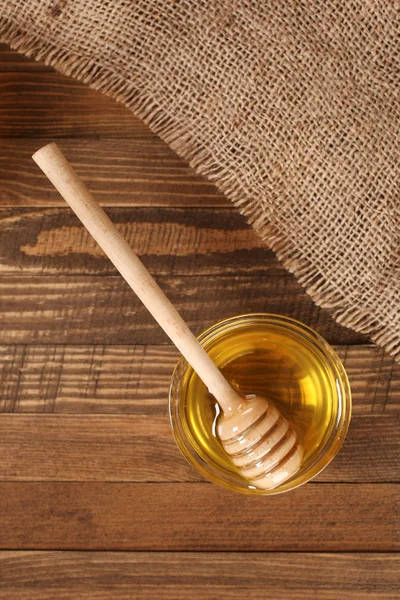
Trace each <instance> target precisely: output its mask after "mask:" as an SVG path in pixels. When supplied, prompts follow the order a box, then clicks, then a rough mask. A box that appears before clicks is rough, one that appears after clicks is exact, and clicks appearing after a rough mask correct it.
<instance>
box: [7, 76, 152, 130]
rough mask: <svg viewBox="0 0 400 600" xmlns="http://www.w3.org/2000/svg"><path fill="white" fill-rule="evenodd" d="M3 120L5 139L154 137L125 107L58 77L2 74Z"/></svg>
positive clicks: (71, 80) (68, 79)
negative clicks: (149, 135)
mask: <svg viewBox="0 0 400 600" xmlns="http://www.w3.org/2000/svg"><path fill="white" fill-rule="evenodd" d="M0 115H1V119H0V137H8V138H15V137H17V138H18V137H24V138H38V137H47V136H51V137H52V138H63V137H74V138H82V137H96V138H98V137H99V136H112V137H115V138H130V137H131V136H132V135H136V136H138V135H142V136H143V135H145V136H146V135H148V127H147V126H146V125H145V124H144V123H143V122H142V121H140V120H139V119H138V118H136V117H135V116H134V114H133V113H132V111H130V110H128V109H127V108H126V107H124V106H123V105H122V104H120V103H118V102H115V100H112V99H111V98H108V97H107V96H104V95H103V94H100V93H98V92H96V91H94V90H92V89H90V88H89V87H88V86H87V85H85V84H83V83H79V82H78V81H75V80H73V79H70V78H68V77H63V76H62V75H59V74H58V73H52V72H43V71H36V72H34V73H31V72H30V71H27V72H14V73H13V74H12V77H10V75H9V73H1V72H0Z"/></svg>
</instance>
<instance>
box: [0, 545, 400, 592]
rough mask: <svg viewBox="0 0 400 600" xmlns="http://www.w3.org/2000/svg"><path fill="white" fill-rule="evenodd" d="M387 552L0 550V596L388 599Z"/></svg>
mask: <svg viewBox="0 0 400 600" xmlns="http://www.w3.org/2000/svg"><path fill="white" fill-rule="evenodd" d="M399 570H400V556H399V555H396V554H390V553H366V554H365V553H364V554H361V553H346V554H345V553H338V554H332V553H331V554H327V553H295V554H293V553H284V552H273V553H272V552H270V553H268V554H264V553H259V552H252V553H251V554H249V553H244V552H229V553H228V552H212V553H208V552H201V553H197V552H185V553H179V552H168V553H167V552H79V551H77V552H68V551H64V552H51V551H50V552H43V551H39V552H29V551H26V552H10V551H8V552H7V551H5V552H0V573H1V574H2V577H1V582H0V600H9V598H11V597H15V598H18V600H54V596H55V594H56V596H57V598H58V599H59V600H63V599H65V600H66V599H69V598H72V597H73V598H74V600H111V599H112V600H131V599H132V598H140V599H141V600H154V598H157V599H158V600H171V598H174V599H175V600H188V598H201V599H202V600H215V599H216V598H224V600H243V598H251V599H252V600H265V599H266V598H267V597H268V598H273V599H274V600H304V598H311V597H315V598H318V600H338V598H346V600H368V599H369V598H370V599H371V600H380V599H381V600H390V599H392V600H393V599H394V598H395V597H396V595H397V597H398V592H399Z"/></svg>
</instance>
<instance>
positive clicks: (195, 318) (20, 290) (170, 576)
mask: <svg viewBox="0 0 400 600" xmlns="http://www.w3.org/2000/svg"><path fill="white" fill-rule="evenodd" d="M0 136H1V138H2V139H1V143H0V307H1V312H0V314H1V327H0V345H1V347H0V368H1V390H0V391H1V394H0V413H1V414H0V548H1V552H0V599H1V600H5V599H7V600H8V599H14V598H16V599H20V598H21V599H23V600H25V599H26V600H28V599H29V600H31V599H34V600H36V599H37V600H39V599H40V600H47V599H48V600H50V599H51V600H53V599H54V598H58V599H60V598H61V599H67V598H68V599H69V598H74V599H85V600H86V599H91V600H94V599H96V600H98V599H100V600H102V599H113V600H122V599H131V598H143V599H150V598H158V599H163V598H174V599H175V598H177V599H178V598H182V599H187V598H202V599H214V598H221V599H222V598H223V599H226V600H228V599H241V600H242V599H243V598H251V599H254V600H256V599H265V598H272V599H274V600H275V599H277V600H279V599H300V598H301V599H304V598H306V599H308V598H317V599H318V600H328V599H329V600H337V599H339V598H351V599H355V598H357V599H358V598H360V599H364V598H371V599H380V598H385V599H389V598H399V597H400V589H399V574H400V570H399V566H400V561H399V557H398V554H396V551H398V550H399V548H400V526H399V506H400V500H399V491H400V487H399V482H400V469H399V466H400V441H399V425H400V366H399V365H396V364H394V362H393V360H392V359H391V358H390V357H389V356H388V355H387V354H385V353H384V352H383V351H382V350H380V349H379V348H377V347H376V346H374V345H372V344H371V343H369V341H368V339H367V338H365V337H363V336H361V335H359V334H357V333H354V332H352V331H350V330H348V329H345V328H343V327H341V326H339V325H337V324H336V323H335V322H334V321H333V320H332V319H331V318H330V316H329V314H328V312H326V311H324V310H321V309H319V308H318V307H316V306H315V305H314V304H313V303H312V301H311V300H310V298H309V297H308V296H307V295H306V294H305V293H304V292H303V291H302V288H301V287H300V286H299V284H298V283H297V282H296V280H295V279H294V278H293V277H292V276H291V275H290V274H289V273H287V272H286V271H285V270H284V269H283V268H282V267H281V265H280V264H279V263H278V262H277V260H276V259H275V258H274V256H273V254H272V252H271V251H270V250H268V249H266V248H264V247H263V246H262V244H261V243H260V241H259V240H258V239H257V237H256V235H255V234H254V233H253V231H252V230H251V229H250V228H249V227H248V226H247V225H246V222H245V220H244V219H243V218H242V217H241V216H240V214H239V213H238V212H237V211H236V210H235V209H234V208H233V207H232V206H231V204H230V203H229V202H228V201H227V200H226V199H225V198H224V197H223V196H222V195H221V194H219V193H218V191H217V190H216V189H215V187H214V186H213V185H212V184H210V183H208V182H206V181H204V180H203V179H201V178H200V177H198V176H196V175H195V174H194V173H193V171H192V170H191V169H190V168H189V167H188V165H187V164H185V162H184V161H182V160H180V159H179V158H178V157H177V156H176V155H175V154H174V153H173V152H172V151H171V150H169V149H168V147H167V146H166V145H165V144H164V143H163V142H162V141H160V140H159V139H158V138H157V137H156V136H155V135H153V134H152V133H151V132H149V130H148V128H147V127H146V126H145V125H144V124H142V123H141V122H140V121H139V120H137V119H136V118H135V117H134V116H133V115H132V114H131V112H130V111H128V110H127V109H125V108H124V107H123V106H121V105H119V104H117V103H115V102H113V101H112V100H110V99H108V98H106V97H104V96H102V95H100V94H97V93H95V92H94V91H91V90H90V89H88V88H87V87H85V86H84V85H82V84H79V83H77V82H74V81H72V80H70V79H67V78H64V77H61V76H60V75H58V74H56V73H55V72H53V70H52V69H50V68H47V67H44V66H43V65H40V64H36V63H34V62H31V61H28V60H26V59H24V58H22V57H20V56H19V55H18V54H16V53H15V52H13V51H11V50H10V49H9V48H7V47H6V46H4V45H3V46H0ZM51 140H57V141H58V143H59V145H60V147H61V148H62V150H63V151H64V152H65V153H66V155H67V156H68V157H69V158H70V160H71V161H72V163H73V164H74V165H75V166H76V169H77V171H78V172H79V173H80V174H81V175H82V177H83V178H84V180H85V181H86V182H87V184H88V185H89V187H90V188H91V189H92V190H93V191H94V193H95V196H96V197H97V198H98V199H99V200H100V201H101V202H102V203H103V204H104V205H105V206H107V207H109V208H108V209H107V212H108V214H109V215H110V217H111V218H112V220H113V221H115V223H116V224H117V225H118V227H119V228H120V229H121V231H123V232H124V234H125V235H126V236H127V238H128V239H129V241H130V243H131V244H132V246H133V247H134V249H135V250H136V252H137V253H138V254H140V255H141V257H142V259H143V262H144V263H145V264H146V265H147V267H148V268H149V269H150V271H152V272H153V273H154V275H155V276H156V278H157V280H158V281H159V283H160V284H161V286H162V287H163V288H164V290H165V291H166V292H167V294H168V295H169V297H170V298H171V300H172V301H173V302H175V304H176V305H177V307H178V309H179V310H180V311H181V312H182V315H183V317H184V318H185V319H187V321H188V322H189V324H190V326H191V327H192V328H193V331H194V332H195V333H200V332H201V331H202V330H203V329H204V328H206V327H207V326H209V325H211V324H212V323H214V322H215V321H217V320H218V319H221V318H224V317H229V316H232V315H236V314H240V313H244V312H253V311H262V312H279V313H283V314H286V315H290V316H293V317H296V318H298V319H300V320H302V321H304V322H305V323H307V324H309V325H311V326H312V327H314V328H315V329H317V330H318V331H319V332H320V333H321V334H322V335H324V336H325V338H326V339H327V340H328V341H329V342H330V343H331V344H333V345H334V346H335V347H336V348H337V351H338V352H339V355H340V356H341V358H342V360H343V361H344V363H345V366H346V368H347V370H348V373H349V376H350V380H351V385H352V390H353V394H354V413H353V415H354V416H353V420H352V423H351V427H350V431H349V434H348V438H347V440H346V442H345V444H344V446H343V449H342V450H341V452H340V454H339V455H338V457H337V458H336V460H335V461H334V462H333V463H332V464H331V465H330V466H329V467H328V468H327V469H326V470H325V471H324V472H323V473H322V474H321V475H320V476H319V477H318V478H317V479H316V480H315V481H314V482H312V483H309V484H307V485H306V486H304V487H303V488H300V489H298V490H296V491H294V492H291V493H289V494H284V495H281V496H276V497H272V498H252V497H245V496H241V495H235V494H233V493H231V492H228V491H225V490H223V489H220V488H218V487H216V486H214V485H212V484H209V483H208V482H206V481H204V480H202V478H201V477H200V476H199V475H198V474H197V472H196V471H194V470H193V469H192V468H191V467H189V466H188V465H187V464H186V462H185V461H184V459H183V458H182V457H181V456H180V454H179V452H178V450H177V448H176V446H175V444H174V441H173V438H172V435H171V431H170V426H169V422H168V417H167V393H168V385H169V379H170V375H171V371H172V368H173V366H174V363H175V362H176V360H177V358H178V354H177V351H176V350H175V349H174V348H172V347H171V345H170V344H169V343H168V340H167V339H166V337H165V335H164V334H163V333H162V331H161V330H160V329H159V328H158V326H156V325H155V324H154V322H153V320H152V319H151V317H150V316H149V315H148V314H147V312H146V311H145V310H144V308H143V307H142V306H141V305H140V303H139V301H138V300H137V299H136V298H135V296H134V295H133V294H132V292H131V291H130V290H129V288H128V286H127V285H126V284H125V282H124V281H123V280H122V279H121V277H120V276H118V275H117V274H116V272H115V270H114V269H113V267H112V266H111V264H110V263H109V262H108V260H106V259H105V258H104V257H103V255H102V253H101V252H100V251H99V249H98V248H97V247H96V245H95V243H94V242H93V240H92V239H91V238H90V237H89V235H88V234H87V233H86V231H84V230H83V228H82V226H81V225H80V224H79V223H78V220H77V219H76V217H75V216H74V215H73V214H72V213H71V211H70V209H69V208H66V207H65V205H64V204H63V201H62V200H61V199H60V198H59V196H58V194H57V193H56V192H55V191H54V190H53V189H52V187H51V185H50V184H49V182H48V181H47V180H46V179H45V177H44V176H43V175H42V174H41V173H40V172H39V170H38V168H37V167H36V166H35V164H34V163H33V161H32V160H31V158H30V156H31V154H32V153H33V152H34V151H35V150H36V149H38V148H39V147H40V146H42V145H43V144H45V143H47V142H49V141H51Z"/></svg>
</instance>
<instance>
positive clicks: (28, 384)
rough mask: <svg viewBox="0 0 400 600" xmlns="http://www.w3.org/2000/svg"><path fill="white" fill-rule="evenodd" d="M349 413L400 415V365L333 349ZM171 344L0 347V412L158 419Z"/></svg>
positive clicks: (365, 350)
mask: <svg viewBox="0 0 400 600" xmlns="http://www.w3.org/2000/svg"><path fill="white" fill-rule="evenodd" d="M335 349H336V351H337V352H338V354H339V356H340V358H341V359H342V361H343V362H344V366H345V368H346V371H347V373H348V375H349V379H350V384H351V388H352V395H353V414H354V415H357V416H362V415H371V414H382V413H385V414H390V413H395V414H396V413H397V414H399V412H400V365H399V364H396V363H395V362H394V360H393V358H392V357H390V356H389V355H388V354H386V353H385V352H384V351H383V350H382V349H381V348H378V347H376V346H372V345H371V346H336V347H335ZM178 358H179V353H178V351H177V350H176V349H175V348H174V347H173V346H169V345H168V346H132V345H126V346H109V345H95V346H71V345H45V346H43V345H36V344H34V345H27V346H25V345H9V346H0V371H1V380H0V412H5V413H14V412H15V413H72V414H74V413H75V414H84V413H89V414H94V413H97V414H105V413H118V414H129V413H131V414H149V415H156V414H158V415H160V414H164V413H165V403H166V398H167V397H168V389H169V383H170V379H171V374H172V371H173V369H174V366H175V364H176V362H177V360H178Z"/></svg>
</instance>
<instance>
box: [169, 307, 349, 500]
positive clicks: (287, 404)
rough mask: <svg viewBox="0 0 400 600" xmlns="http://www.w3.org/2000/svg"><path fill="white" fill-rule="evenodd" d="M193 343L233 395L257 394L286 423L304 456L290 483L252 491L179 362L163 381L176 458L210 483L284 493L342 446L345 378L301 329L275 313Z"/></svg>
mask: <svg viewBox="0 0 400 600" xmlns="http://www.w3.org/2000/svg"><path fill="white" fill-rule="evenodd" d="M199 340H200V342H201V343H202V345H203V346H204V347H205V349H206V350H207V352H208V354H209V355H210V357H211V358H212V360H213V361H214V362H215V364H216V365H217V366H218V367H219V368H220V369H221V371H222V373H223V374H224V376H225V377H226V379H227V380H228V381H229V382H230V383H231V385H232V386H233V387H234V388H236V389H237V390H238V391H239V393H241V394H242V395H243V396H246V395H248V394H258V395H260V396H264V397H265V398H267V399H269V400H271V401H272V402H273V403H274V404H275V406H276V407H277V409H278V410H279V411H280V412H281V413H283V414H284V415H285V416H286V417H287V418H288V420H289V421H290V423H291V424H292V426H293V428H294V429H295V430H296V431H297V433H298V436H299V441H300V443H301V444H302V446H303V450H304V458H303V463H302V466H301V468H300V470H299V471H298V472H297V473H296V474H295V475H294V476H293V477H292V478H291V479H290V480H288V481H286V482H284V483H283V484H282V485H280V486H278V487H277V488H275V489H274V490H272V491H265V490H256V489H255V488H254V486H253V485H251V484H250V482H249V481H247V480H246V479H244V478H243V477H242V476H241V474H240V473H239V471H238V470H237V469H236V468H235V467H234V465H233V464H232V462H231V461H230V460H229V458H228V456H227V455H226V454H225V452H224V450H223V448H222V446H221V444H220V442H219V440H218V438H217V436H216V423H217V420H218V415H219V407H218V404H217V403H216V400H215V399H214V398H213V397H212V396H211V395H210V394H209V393H208V391H207V389H206V387H205V385H204V384H203V382H202V381H201V380H200V379H199V378H198V376H197V375H196V373H194V371H193V369H192V368H191V367H189V365H188V364H187V363H186V362H185V361H184V360H183V359H182V360H181V361H180V363H179V364H178V366H177V369H176V370H175V373H174V376H173V380H172V384H171V391H170V415H171V421H172V425H173V430H174V434H175V439H176V441H177V443H178V446H179V447H180V449H181V451H182V452H183V454H184V456H185V457H186V458H187V459H188V460H189V461H190V462H191V463H192V464H193V465H194V466H195V467H196V468H197V469H198V470H199V471H200V472H201V473H203V475H205V476H206V477H208V478H209V479H211V480H212V481H214V482H216V483H220V484H221V485H224V486H225V487H228V488H230V489H233V490H236V491H241V492H245V493H259V494H268V493H277V492H280V491H285V490H288V489H292V488H293V487H297V485H300V484H301V483H304V482H305V481H308V480H309V479H311V477H313V476H315V475H316V474H317V473H318V472H320V471H321V470H322V468H324V466H326V465H327V464H328V463H329V462H330V460H331V459H332V458H333V456H334V455H335V454H336V453H337V451H338V449H339V447H340V445H341V443H342V441H343V437H344V435H345V433H346V431H347V427H348V423H349V418H350V409H351V398H350V389H349V384H348V380H347V376H346V374H345V371H344V369H343V367H342V365H341V363H340V361H339V359H338V357H337V356H336V354H335V353H334V351H333V350H332V348H330V346H328V344H327V343H326V342H325V341H324V340H323V339H322V338H321V337H320V336H319V335H318V334H316V333H315V332H314V331H312V330H311V329H309V328H308V327H306V326H305V325H303V324H301V323H298V322H297V321H294V320H292V319H288V318H285V317H280V316H277V315H244V316H241V317H235V318H233V319H228V320H227V321H224V322H222V323H220V324H218V325H216V326H214V327H213V328H211V329H210V330H208V331H206V332H205V333H204V334H203V335H202V336H200V338H199Z"/></svg>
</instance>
